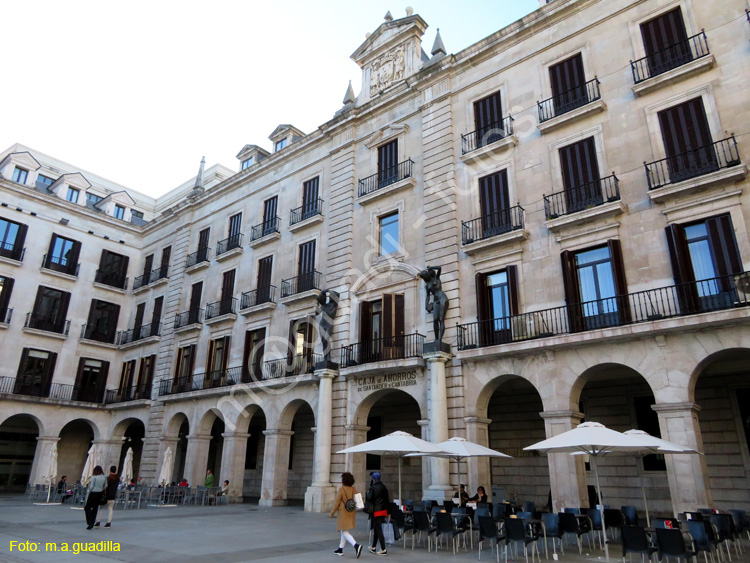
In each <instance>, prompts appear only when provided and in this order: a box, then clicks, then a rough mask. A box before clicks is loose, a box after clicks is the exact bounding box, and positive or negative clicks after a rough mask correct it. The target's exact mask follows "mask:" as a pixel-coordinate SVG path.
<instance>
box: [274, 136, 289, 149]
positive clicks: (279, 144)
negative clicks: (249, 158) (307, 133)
mask: <svg viewBox="0 0 750 563" xmlns="http://www.w3.org/2000/svg"><path fill="white" fill-rule="evenodd" d="M286 143H287V138H286V137H284V138H283V139H281V140H280V141H276V144H275V145H274V152H278V151H280V150H281V149H283V148H285V147H286Z"/></svg>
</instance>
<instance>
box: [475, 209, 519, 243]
mask: <svg viewBox="0 0 750 563" xmlns="http://www.w3.org/2000/svg"><path fill="white" fill-rule="evenodd" d="M523 225H524V210H523V207H521V206H520V205H516V206H515V207H509V208H508V209H501V210H500V211H495V212H494V213H490V214H489V215H484V216H482V217H479V218H477V219H471V220H470V221H461V243H462V244H464V245H468V244H473V243H475V242H479V241H483V240H486V239H490V238H492V237H497V236H500V235H504V234H506V233H509V232H512V231H516V230H518V229H523Z"/></svg>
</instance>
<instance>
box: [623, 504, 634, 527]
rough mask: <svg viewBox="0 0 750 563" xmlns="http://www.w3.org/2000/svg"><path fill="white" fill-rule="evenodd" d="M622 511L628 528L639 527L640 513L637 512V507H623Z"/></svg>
mask: <svg viewBox="0 0 750 563" xmlns="http://www.w3.org/2000/svg"><path fill="white" fill-rule="evenodd" d="M620 511H621V512H622V514H623V516H624V518H625V524H626V525H628V526H637V525H638V512H637V511H636V510H635V506H629V505H627V506H621V507H620Z"/></svg>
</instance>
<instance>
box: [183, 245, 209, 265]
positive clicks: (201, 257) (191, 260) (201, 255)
mask: <svg viewBox="0 0 750 563" xmlns="http://www.w3.org/2000/svg"><path fill="white" fill-rule="evenodd" d="M210 260H211V249H210V248H208V247H206V248H199V249H198V251H197V252H193V253H192V254H188V255H187V261H186V262H185V267H186V268H190V267H192V266H195V265H196V264H200V263H202V262H209V261H210Z"/></svg>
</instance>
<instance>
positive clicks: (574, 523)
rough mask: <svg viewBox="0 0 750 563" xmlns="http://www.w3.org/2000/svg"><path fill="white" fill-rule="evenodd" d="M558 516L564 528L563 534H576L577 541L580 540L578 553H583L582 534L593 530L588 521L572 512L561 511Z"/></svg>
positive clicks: (561, 526) (560, 524)
mask: <svg viewBox="0 0 750 563" xmlns="http://www.w3.org/2000/svg"><path fill="white" fill-rule="evenodd" d="M558 517H559V526H560V529H561V530H562V533H563V535H565V534H573V535H575V536H576V541H577V542H578V553H579V554H581V553H583V549H582V546H581V536H582V535H584V534H588V533H589V532H590V531H591V528H590V526H589V524H588V521H587V520H579V519H578V518H576V515H575V514H572V513H570V512H560V513H558Z"/></svg>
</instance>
